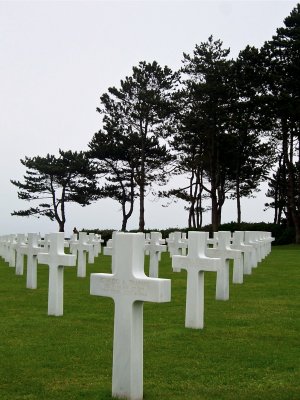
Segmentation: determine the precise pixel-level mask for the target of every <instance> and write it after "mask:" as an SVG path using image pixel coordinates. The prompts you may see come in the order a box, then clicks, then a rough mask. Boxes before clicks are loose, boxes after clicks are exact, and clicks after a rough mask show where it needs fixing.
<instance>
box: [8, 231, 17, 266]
mask: <svg viewBox="0 0 300 400" xmlns="http://www.w3.org/2000/svg"><path fill="white" fill-rule="evenodd" d="M15 244H16V235H14V234H11V235H9V239H8V263H9V264H8V265H9V266H10V267H15V266H16V251H15Z"/></svg>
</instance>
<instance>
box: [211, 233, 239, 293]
mask: <svg viewBox="0 0 300 400" xmlns="http://www.w3.org/2000/svg"><path fill="white" fill-rule="evenodd" d="M217 233H218V234H217V235H216V238H217V240H216V247H214V248H208V249H207V255H208V256H211V257H217V258H221V259H222V260H224V266H223V274H224V277H223V278H222V277H221V276H220V274H218V276H217V279H222V281H223V282H224V287H223V293H221V294H220V296H219V297H221V299H222V300H227V299H228V298H229V260H233V283H243V277H244V275H243V262H242V253H241V251H239V250H233V249H232V248H230V242H231V232H230V231H219V232H217Z"/></svg>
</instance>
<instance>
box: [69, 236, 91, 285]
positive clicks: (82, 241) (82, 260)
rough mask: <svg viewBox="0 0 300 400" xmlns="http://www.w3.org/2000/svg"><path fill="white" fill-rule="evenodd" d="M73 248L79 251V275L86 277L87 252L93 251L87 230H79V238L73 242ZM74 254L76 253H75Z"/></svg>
mask: <svg viewBox="0 0 300 400" xmlns="http://www.w3.org/2000/svg"><path fill="white" fill-rule="evenodd" d="M72 249H73V250H75V251H77V254H78V257H77V276H78V277H80V278H84V277H85V276H86V254H87V253H88V252H89V251H93V245H92V244H90V243H88V237H87V234H86V232H79V239H78V241H77V242H76V243H73V244H72ZM73 254H74V253H73Z"/></svg>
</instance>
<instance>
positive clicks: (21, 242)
mask: <svg viewBox="0 0 300 400" xmlns="http://www.w3.org/2000/svg"><path fill="white" fill-rule="evenodd" d="M25 240H26V238H25V235H24V234H23V233H18V234H17V240H16V243H15V244H14V249H15V252H16V275H23V272H24V252H23V248H24V246H25V245H26V243H25Z"/></svg>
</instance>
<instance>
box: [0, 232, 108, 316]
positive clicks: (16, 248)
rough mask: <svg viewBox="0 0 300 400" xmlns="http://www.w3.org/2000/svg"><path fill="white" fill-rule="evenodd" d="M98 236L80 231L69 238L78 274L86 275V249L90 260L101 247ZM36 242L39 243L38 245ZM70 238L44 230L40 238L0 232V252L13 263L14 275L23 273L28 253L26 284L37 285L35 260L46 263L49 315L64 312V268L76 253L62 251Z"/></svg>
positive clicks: (72, 261) (32, 286) (31, 234)
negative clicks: (89, 254)
mask: <svg viewBox="0 0 300 400" xmlns="http://www.w3.org/2000/svg"><path fill="white" fill-rule="evenodd" d="M101 242H102V240H101V237H99V236H97V237H95V236H94V235H93V234H92V235H91V234H90V235H87V234H86V233H84V232H80V233H79V239H78V240H77V239H76V238H72V246H73V249H72V250H73V252H75V253H78V268H77V276H79V277H85V276H86V252H87V251H90V253H92V258H91V259H92V260H93V261H94V257H95V256H97V255H98V254H99V252H100V251H101ZM39 244H42V245H43V247H41V246H40V245H39ZM69 245H70V242H68V241H65V239H64V234H63V233H53V234H46V235H45V238H44V239H41V238H40V237H39V236H38V235H37V234H35V233H29V234H28V239H27V242H26V237H25V235H23V234H18V235H9V236H2V237H1V238H0V256H2V257H3V258H4V259H5V261H7V262H9V265H10V266H11V267H13V266H15V267H16V269H15V272H16V275H23V269H24V255H27V277H26V287H27V288H29V289H36V288H37V264H38V263H41V264H48V266H49V288H48V315H54V316H60V315H63V268H64V267H66V266H75V265H76V255H74V254H71V255H68V254H65V252H64V249H65V247H68V246H69Z"/></svg>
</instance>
